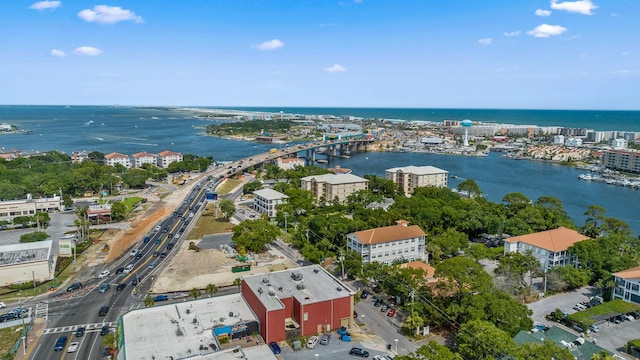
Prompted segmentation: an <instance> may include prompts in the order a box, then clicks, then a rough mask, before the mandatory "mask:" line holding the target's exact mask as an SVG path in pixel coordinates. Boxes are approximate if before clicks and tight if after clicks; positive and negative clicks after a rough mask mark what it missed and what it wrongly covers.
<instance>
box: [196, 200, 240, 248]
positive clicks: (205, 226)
mask: <svg viewBox="0 0 640 360" xmlns="http://www.w3.org/2000/svg"><path fill="white" fill-rule="evenodd" d="M215 209H216V207H215V206H214V205H213V204H208V205H207V207H206V208H205V210H204V211H203V212H202V215H201V216H200V218H198V221H197V222H196V224H195V226H194V227H193V230H191V232H190V233H189V235H187V239H188V240H199V239H202V237H203V236H204V235H207V234H218V233H223V232H229V231H231V228H232V227H233V224H232V223H230V222H228V221H222V220H223V219H224V218H223V215H222V212H220V209H217V211H218V218H217V219H216V217H215V216H214V211H215Z"/></svg>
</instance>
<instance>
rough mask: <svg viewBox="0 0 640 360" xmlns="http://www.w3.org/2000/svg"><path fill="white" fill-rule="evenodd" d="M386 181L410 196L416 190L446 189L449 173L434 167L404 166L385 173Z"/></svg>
mask: <svg viewBox="0 0 640 360" xmlns="http://www.w3.org/2000/svg"><path fill="white" fill-rule="evenodd" d="M385 174H386V178H387V180H391V181H393V182H394V183H395V184H396V185H398V189H400V190H402V192H404V194H405V195H406V196H411V194H413V192H414V191H415V189H416V188H419V187H427V186H436V187H445V188H446V187H447V185H448V181H449V172H448V171H446V170H442V169H439V168H437V167H435V166H404V167H397V168H392V169H387V170H386V171H385Z"/></svg>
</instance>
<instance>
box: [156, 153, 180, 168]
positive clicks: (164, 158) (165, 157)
mask: <svg viewBox="0 0 640 360" xmlns="http://www.w3.org/2000/svg"><path fill="white" fill-rule="evenodd" d="M182 159H183V158H182V154H180V153H178V152H174V151H169V150H165V151H162V152H160V153H158V166H159V167H161V168H167V167H169V164H171V163H172V162H176V161H182Z"/></svg>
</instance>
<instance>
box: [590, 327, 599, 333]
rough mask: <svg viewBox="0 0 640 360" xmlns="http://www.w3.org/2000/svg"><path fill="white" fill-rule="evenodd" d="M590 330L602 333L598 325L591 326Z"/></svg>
mask: <svg viewBox="0 0 640 360" xmlns="http://www.w3.org/2000/svg"><path fill="white" fill-rule="evenodd" d="M589 330H591V332H594V333H597V332H598V331H600V328H599V327H598V325H591V326H589Z"/></svg>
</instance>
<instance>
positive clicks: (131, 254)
mask: <svg viewBox="0 0 640 360" xmlns="http://www.w3.org/2000/svg"><path fill="white" fill-rule="evenodd" d="M138 251H140V250H138V249H133V250H131V253H130V254H129V256H136V254H138Z"/></svg>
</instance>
